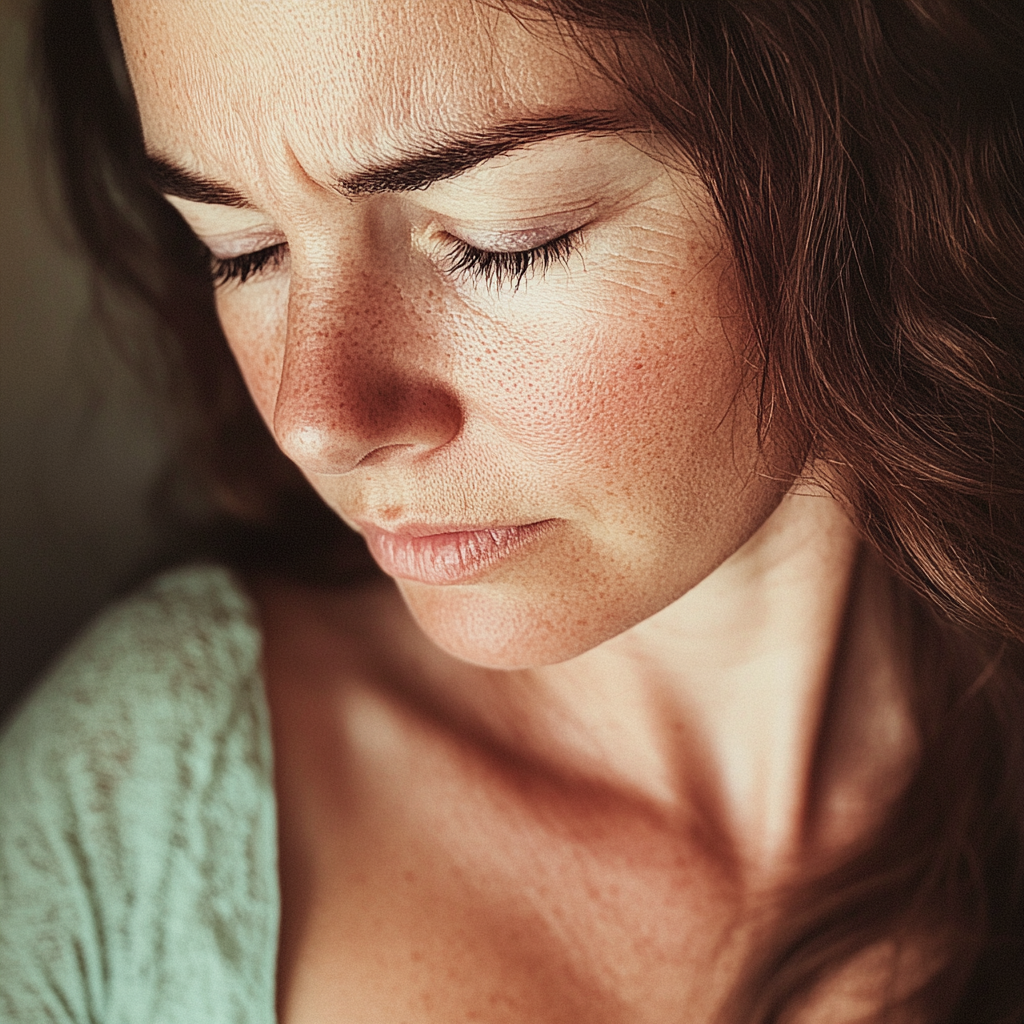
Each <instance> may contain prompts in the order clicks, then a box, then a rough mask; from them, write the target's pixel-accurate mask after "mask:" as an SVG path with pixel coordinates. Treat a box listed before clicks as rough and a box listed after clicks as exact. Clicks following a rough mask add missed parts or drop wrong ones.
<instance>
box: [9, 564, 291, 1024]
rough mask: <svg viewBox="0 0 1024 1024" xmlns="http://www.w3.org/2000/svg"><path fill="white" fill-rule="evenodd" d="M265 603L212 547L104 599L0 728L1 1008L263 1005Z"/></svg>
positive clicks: (266, 1003)
mask: <svg viewBox="0 0 1024 1024" xmlns="http://www.w3.org/2000/svg"><path fill="white" fill-rule="evenodd" d="M260 651H261V640H260V633H259V629H258V626H257V624H256V618H255V613H254V609H253V607H252V604H251V602H250V601H249V599H248V597H247V596H246V594H245V592H244V591H243V590H242V588H241V586H240V585H239V583H238V582H237V580H236V579H235V578H234V577H233V576H232V575H231V574H230V572H228V571H227V570H225V569H223V568H220V567H216V566H196V567H190V568H186V569H180V570H177V571H175V572H172V573H169V574H167V575H165V576H162V577H160V578H159V579H157V580H156V581H154V582H153V583H151V584H150V585H149V586H148V587H146V588H145V590H143V591H142V592H140V593H139V594H137V595H136V596H134V597H132V598H130V599H128V600H127V601H125V602H123V603H121V604H119V605H117V606H115V607H113V608H112V609H110V610H109V611H107V612H106V613H105V614H104V615H103V616H102V617H101V618H100V619H99V620H98V621H97V622H96V623H95V624H94V625H93V626H92V627H91V628H90V629H89V630H88V631H87V632H86V634H85V635H84V636H83V637H82V638H81V639H80V640H78V642H77V643H76V644H75V645H74V646H73V647H72V648H71V650H70V651H69V652H68V653H67V654H66V655H65V656H64V657H63V658H62V659H61V661H60V662H59V663H58V664H57V665H56V667H55V668H54V669H53V670H52V671H51V672H50V673H49V674H48V676H47V677H46V678H45V679H44V681H43V682H42V683H41V684H40V685H39V686H38V687H37V688H36V690H35V691H34V692H33V694H32V695H31V696H30V698H29V699H28V700H27V701H26V703H25V704H24V705H23V706H22V707H21V708H20V709H19V711H18V712H17V714H16V715H15V716H14V718H13V719H12V720H11V722H10V723H9V724H8V725H7V727H6V729H5V731H4V733H3V735H2V737H0V1020H2V1021H4V1022H7V1021H11V1022H15V1021H16V1022H18V1024H36V1022H51V1021H52V1022H61V1024H65V1022H67V1024H72V1022H73V1024H87V1022H88V1024H140V1022H146V1024H197V1022H200V1021H201V1022H203V1024H229V1022H231V1024H235V1022H238V1024H242V1022H244V1024H271V1022H273V1020H274V977H275V969H276V960H277V939H278V926H279V920H280V891H279V886H278V878H277V827H276V807H275V801H274V789H273V776H272V747H271V739H270V723H269V718H268V712H267V706H266V701H265V697H264V691H263V680H262V675H261V668H260Z"/></svg>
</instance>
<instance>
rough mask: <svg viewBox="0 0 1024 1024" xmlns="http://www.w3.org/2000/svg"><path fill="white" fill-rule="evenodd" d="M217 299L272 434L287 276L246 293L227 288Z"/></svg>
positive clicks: (282, 346)
mask: <svg viewBox="0 0 1024 1024" xmlns="http://www.w3.org/2000/svg"><path fill="white" fill-rule="evenodd" d="M216 299H217V315H218V317H219V318H220V323H221V327H222V328H223V330H224V336H225V337H226V338H227V342H228V346H229V348H230V349H231V351H232V353H233V354H234V357H235V359H236V361H237V362H238V367H239V369H240V370H241V373H242V378H243V379H244V380H245V383H246V386H247V387H248V389H249V393H250V394H251V395H252V399H253V402H254V403H255V405H256V408H257V410H258V411H259V414H260V416H262V417H263V421H264V422H265V423H266V424H267V427H268V429H271V430H272V425H273V420H274V405H275V403H276V401H277V391H278V386H279V384H280V381H281V369H282V366H283V364H284V352H285V339H286V335H287V330H288V284H287V278H286V275H282V276H281V278H275V279H272V280H268V281H266V282H260V283H258V284H253V285H248V286H247V287H246V288H245V289H238V288H234V287H232V286H231V285H227V286H226V287H225V288H222V289H221V290H220V291H218V293H217V297H216Z"/></svg>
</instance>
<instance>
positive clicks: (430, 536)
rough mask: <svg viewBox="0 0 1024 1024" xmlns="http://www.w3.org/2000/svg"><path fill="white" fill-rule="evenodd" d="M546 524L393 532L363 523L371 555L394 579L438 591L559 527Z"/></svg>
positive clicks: (411, 528) (418, 528)
mask: <svg viewBox="0 0 1024 1024" xmlns="http://www.w3.org/2000/svg"><path fill="white" fill-rule="evenodd" d="M554 522H555V521H554V520H553V519H543V520H540V521H539V522H536V523H526V524H524V525H521V526H488V527H466V528H463V529H458V530H450V529H449V530H445V529H444V528H443V527H431V526H420V525H416V526H407V527H405V528H403V529H402V530H401V531H398V532H395V533H391V532H389V531H387V530H381V529H378V528H377V527H376V526H372V525H371V524H369V523H365V522H361V523H359V524H358V526H359V530H360V532H361V533H362V535H363V537H364V538H365V539H366V544H367V547H368V548H369V549H370V554H372V555H373V557H374V559H375V560H376V562H377V564H378V565H379V566H380V567H381V569H383V570H384V572H386V573H387V574H388V575H389V576H394V577H396V578H397V579H403V580H414V581H416V582H417V583H430V584H433V585H435V586H438V585H445V584H453V583H465V582H467V581H468V580H470V579H473V578H474V577H476V576H479V575H481V574H482V573H483V572H485V571H486V570H487V569H490V568H491V567H492V566H494V565H496V564H498V563H499V562H502V561H504V560H506V559H507V558H510V557H511V556H512V555H514V554H515V553H516V552H518V551H520V550H521V549H522V548H523V547H525V546H526V545H527V544H529V543H531V542H532V541H534V540H536V539H537V538H539V537H540V536H541V535H542V534H544V533H546V532H547V531H548V529H549V528H550V527H552V526H553V525H554Z"/></svg>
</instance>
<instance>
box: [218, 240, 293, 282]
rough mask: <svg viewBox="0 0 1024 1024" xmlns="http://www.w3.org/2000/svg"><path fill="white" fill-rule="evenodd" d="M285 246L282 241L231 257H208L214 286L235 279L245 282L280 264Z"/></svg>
mask: <svg viewBox="0 0 1024 1024" xmlns="http://www.w3.org/2000/svg"><path fill="white" fill-rule="evenodd" d="M286 250H287V246H286V245H285V244H284V243H283V242H282V243H280V244H279V245H270V246H267V248H266V249H259V250H257V251H256V252H247V253H243V254H242V255H241V256H232V257H231V259H226V260H222V259H220V258H219V257H217V256H211V257H210V276H211V277H212V278H213V286H214V288H219V287H221V285H225V284H228V283H229V282H231V281H235V282H237V283H238V284H245V282H246V281H248V280H249V278H250V277H255V276H256V275H257V274H260V273H262V272H263V271H264V270H268V269H269V270H273V269H276V268H277V267H278V266H280V265H281V261H282V260H283V259H284V257H285V254H286Z"/></svg>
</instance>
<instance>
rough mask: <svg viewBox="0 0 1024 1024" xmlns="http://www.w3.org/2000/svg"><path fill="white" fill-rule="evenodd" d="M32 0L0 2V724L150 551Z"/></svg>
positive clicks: (150, 535) (130, 424) (138, 478)
mask: <svg viewBox="0 0 1024 1024" xmlns="http://www.w3.org/2000/svg"><path fill="white" fill-rule="evenodd" d="M32 6H33V5H32V0H0V89H2V98H0V716H2V715H4V714H5V713H6V712H8V711H9V710H10V708H11V707H12V705H13V704H14V703H15V702H16V701H17V700H18V698H19V697H20V695H21V694H22V693H24V692H25V690H26V688H27V687H28V686H30V684H31V681H32V680H33V679H34V678H36V677H37V676H38V674H39V673H40V672H41V671H42V670H43V669H44V668H45V667H46V665H47V664H48V663H49V662H50V661H52V659H53V658H54V657H55V656H56V655H57V654H58V653H59V651H60V649H61V648H62V647H63V646H65V645H66V644H67V643H68V642H69V641H70V640H71V639H72V638H73V636H74V635H75V633H76V632H78V631H79V630H80V629H81V628H82V627H83V625H84V624H85V623H86V622H87V621H88V620H89V619H90V618H91V617H92V616H94V615H95V614H96V613H97V611H98V610H99V609H100V608H101V607H102V606H103V605H104V604H105V603H107V602H108V601H109V600H110V599H111V598H112V597H113V596H115V595H116V594H117V593H119V592H120V591H122V590H123V589H124V588H125V587H127V586H130V585H131V583H132V582H133V581H134V580H135V579H136V577H137V576H138V574H139V573H140V572H142V571H143V568H144V566H145V565H146V563H147V562H148V561H149V559H150V558H151V557H152V555H153V553H154V552H155V551H156V549H157V548H158V546H159V545H160V543H161V539H162V538H161V537H160V530H159V529H158V528H157V527H156V525H155V522H156V519H155V517H153V516H151V515H150V514H149V512H148V508H147V495H148V493H149V491H150V490H151V488H152V484H153V481H154V479H155V478H156V476H157V475H158V474H159V472H160V469H161V466H162V464H163V461H164V458H163V451H162V445H161V441H160V434H159V430H158V427H157V416H156V414H155V412H154V409H155V408H156V402H155V401H154V400H153V397H152V396H151V395H148V394H147V392H146V390H145V388H144V387H143V386H142V384H141V383H140V382H139V381H138V380H137V378H136V377H135V376H134V374H133V373H132V371H131V370H130V369H128V367H127V366H126V365H125V362H124V360H122V359H121V358H120V357H119V356H118V355H117V354H116V351H115V348H114V346H112V345H111V343H110V339H109V337H108V336H107V331H106V330H105V329H104V328H103V327H102V326H101V325H100V323H99V321H98V319H97V318H96V317H95V316H94V315H93V314H92V311H91V299H90V288H89V281H88V270H87V267H86V264H85V261H84V260H83V259H82V257H81V255H80V254H78V253H76V252H75V250H74V246H73V243H71V241H70V237H69V236H70V233H69V231H68V230H67V227H66V226H65V225H64V224H63V223H62V218H61V215H60V211H59V204H56V203H55V202H54V200H53V196H54V194H55V190H54V186H53V181H52V173H50V172H49V171H48V168H47V166H46V161H45V154H44V152H43V149H44V146H43V143H42V142H41V140H40V139H39V137H38V134H39V133H38V129H37V125H38V114H37V112H36V110H35V105H34V101H33V99H34V98H33V94H32V88H31V83H30V81H29V75H28V64H27V57H28V52H29V25H30V21H31V15H32Z"/></svg>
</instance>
